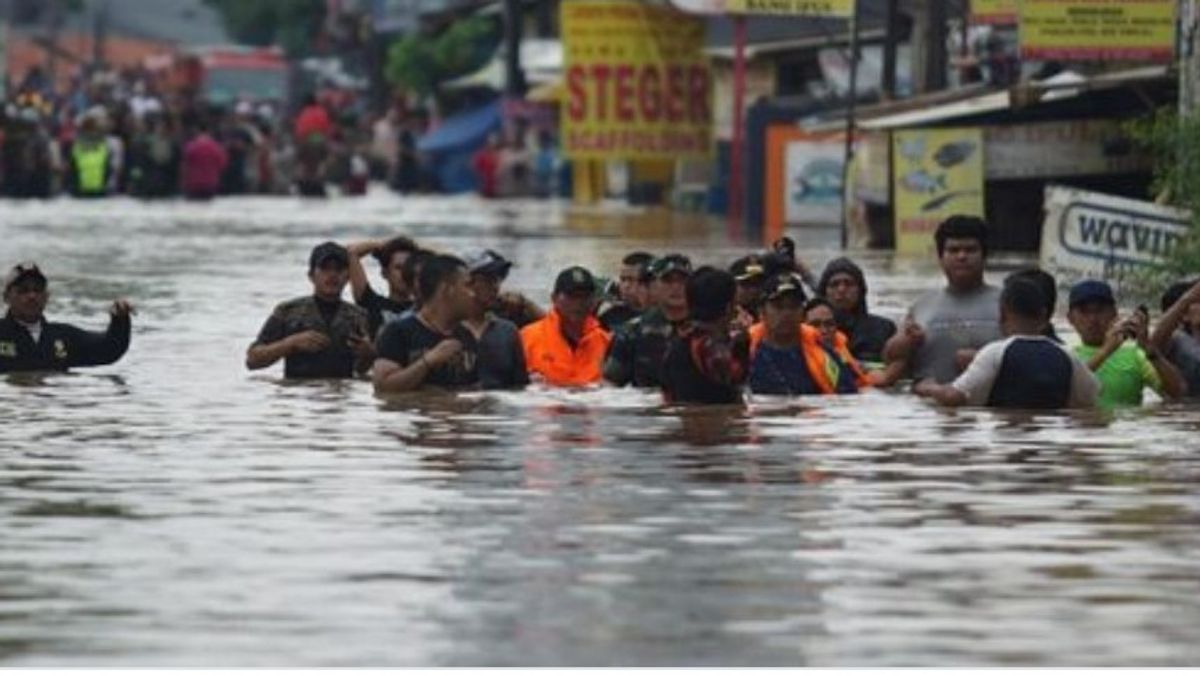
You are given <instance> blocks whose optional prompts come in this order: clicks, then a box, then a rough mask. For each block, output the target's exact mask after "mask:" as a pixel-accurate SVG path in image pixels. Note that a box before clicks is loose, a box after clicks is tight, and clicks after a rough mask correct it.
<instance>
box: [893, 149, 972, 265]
mask: <svg viewBox="0 0 1200 675" xmlns="http://www.w3.org/2000/svg"><path fill="white" fill-rule="evenodd" d="M983 166H984V162H983V131H982V130H981V129H924V130H914V131H897V132H896V133H895V134H893V135H892V186H893V187H892V189H893V193H894V195H895V197H894V202H893V203H894V206H893V208H894V212H893V215H894V220H895V223H896V251H897V252H898V253H906V254H925V253H928V252H930V251H932V250H934V243H933V233H934V231H935V230H937V227H938V225H940V224H941V223H942V221H944V220H946V219H947V218H949V217H950V216H953V215H966V216H979V217H981V218H982V217H983V216H984V201H983V180H984V178H983Z"/></svg>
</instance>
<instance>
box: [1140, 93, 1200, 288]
mask: <svg viewBox="0 0 1200 675" xmlns="http://www.w3.org/2000/svg"><path fill="white" fill-rule="evenodd" d="M1129 130H1130V132H1131V134H1132V136H1133V138H1134V139H1135V140H1136V141H1137V142H1138V143H1139V144H1140V145H1142V146H1143V147H1144V148H1145V149H1146V150H1147V151H1148V152H1149V153H1150V155H1151V156H1152V157H1154V184H1153V186H1152V190H1153V191H1154V195H1152V197H1154V198H1156V199H1157V201H1159V202H1160V203H1163V204H1167V205H1169V206H1174V207H1177V208H1181V209H1187V210H1189V211H1191V214H1192V233H1191V235H1190V236H1189V237H1188V238H1187V239H1185V240H1184V241H1183V242H1182V244H1181V245H1180V246H1178V247H1177V248H1176V249H1175V251H1174V252H1173V253H1172V255H1171V256H1170V257H1169V258H1168V259H1167V260H1166V262H1165V264H1164V265H1163V266H1162V267H1161V268H1159V269H1156V270H1154V271H1153V272H1151V273H1150V274H1149V275H1148V278H1146V279H1144V280H1142V281H1143V283H1142V284H1139V285H1144V286H1146V287H1148V288H1155V287H1157V288H1159V289H1161V288H1162V287H1163V285H1164V284H1165V283H1171V282H1174V281H1176V280H1178V279H1179V278H1181V277H1184V276H1188V275H1191V274H1195V273H1197V272H1200V189H1197V186H1200V114H1193V115H1190V116H1188V117H1183V118H1181V117H1180V116H1179V115H1178V113H1176V111H1175V110H1174V109H1173V108H1162V109H1160V110H1159V111H1158V112H1157V113H1156V114H1154V115H1153V116H1150V117H1147V118H1144V119H1140V120H1137V121H1134V122H1131V123H1130V124H1129Z"/></svg>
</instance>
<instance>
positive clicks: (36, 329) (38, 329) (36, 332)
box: [17, 320, 42, 345]
mask: <svg viewBox="0 0 1200 675" xmlns="http://www.w3.org/2000/svg"><path fill="white" fill-rule="evenodd" d="M17 323H18V324H20V325H22V326H24V327H25V330H26V331H28V332H29V337H31V338H33V344H35V345H36V344H37V343H39V342H41V341H42V322H41V321H34V322H33V323H25V322H24V321H21V320H17Z"/></svg>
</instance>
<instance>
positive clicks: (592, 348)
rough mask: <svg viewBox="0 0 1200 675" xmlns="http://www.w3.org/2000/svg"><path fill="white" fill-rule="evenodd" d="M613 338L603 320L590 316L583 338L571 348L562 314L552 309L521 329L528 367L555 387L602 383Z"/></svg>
mask: <svg viewBox="0 0 1200 675" xmlns="http://www.w3.org/2000/svg"><path fill="white" fill-rule="evenodd" d="M611 341H612V337H611V336H610V335H609V334H608V333H607V332H605V330H604V329H603V328H601V327H600V322H599V321H597V320H596V318H595V317H592V316H589V317H588V318H587V321H586V322H585V323H584V325H583V338H582V339H581V340H580V341H579V345H578V346H577V347H575V348H574V349H572V348H571V345H570V344H568V343H567V339H566V338H565V337H563V334H562V317H561V316H560V315H559V313H558V310H553V309H552V310H550V313H549V314H547V315H546V318H544V319H542V320H540V321H535V322H533V323H531V324H529V325H528V326H526V327H524V328H522V329H521V345H522V346H523V347H524V349H525V367H526V368H527V369H528V370H529V372H530V373H531V374H532V373H536V374H538V375H541V376H542V377H544V378H545V379H546V383H547V384H550V385H552V386H555V387H581V386H584V385H588V384H593V383H595V382H599V381H600V379H601V378H602V377H603V371H602V368H603V365H604V355H605V354H607V353H608V345H609V342H611Z"/></svg>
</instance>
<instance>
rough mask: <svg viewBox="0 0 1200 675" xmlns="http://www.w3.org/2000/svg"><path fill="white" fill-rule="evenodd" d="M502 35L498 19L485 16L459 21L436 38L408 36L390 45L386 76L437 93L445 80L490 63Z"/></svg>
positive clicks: (402, 84)
mask: <svg viewBox="0 0 1200 675" xmlns="http://www.w3.org/2000/svg"><path fill="white" fill-rule="evenodd" d="M499 37H500V34H499V30H498V28H497V26H496V24H495V22H494V21H492V20H491V19H488V18H485V17H473V18H470V19H466V20H463V21H456V22H454V23H453V24H452V25H451V26H450V27H449V28H447V29H446V30H445V31H443V32H442V33H441V34H440V35H438V36H436V37H430V36H427V35H424V34H421V33H417V34H414V35H409V36H406V37H404V38H401V39H400V40H397V41H396V42H394V43H392V46H391V47H389V48H388V55H387V64H386V65H385V67H384V77H386V78H387V80H388V82H391V83H392V84H394V85H396V86H399V87H403V88H405V89H408V90H410V91H412V92H415V93H417V94H419V95H421V96H428V95H431V94H436V93H437V90H438V86H439V85H440V84H441V83H442V82H445V81H446V80H451V79H454V78H456V77H460V76H462V75H466V74H468V73H470V72H471V71H473V70H476V69H478V68H480V67H482V66H483V65H484V64H485V63H487V62H488V59H490V58H491V56H492V54H493V53H495V51H496V46H497V44H498V40H499Z"/></svg>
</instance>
